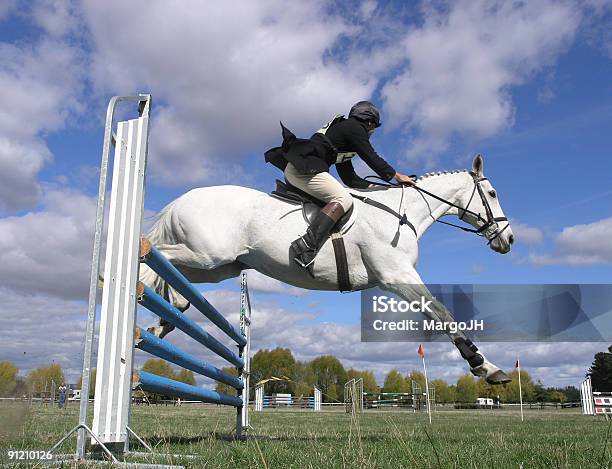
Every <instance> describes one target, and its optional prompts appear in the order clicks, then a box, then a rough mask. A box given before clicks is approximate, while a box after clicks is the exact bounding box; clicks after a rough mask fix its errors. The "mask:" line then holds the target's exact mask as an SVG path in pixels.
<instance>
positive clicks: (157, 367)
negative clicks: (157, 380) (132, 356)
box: [141, 358, 176, 379]
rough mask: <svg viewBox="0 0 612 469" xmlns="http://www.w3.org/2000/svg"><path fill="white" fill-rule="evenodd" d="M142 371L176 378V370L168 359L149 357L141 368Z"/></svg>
mask: <svg viewBox="0 0 612 469" xmlns="http://www.w3.org/2000/svg"><path fill="white" fill-rule="evenodd" d="M141 370H142V371H146V372H148V373H153V374H154V375H157V376H165V377H166V378H169V379H176V375H175V373H174V370H173V369H172V367H171V366H170V364H169V363H168V362H167V361H166V360H162V359H157V358H149V359H148V360H147V361H146V362H144V364H143V365H142V368H141Z"/></svg>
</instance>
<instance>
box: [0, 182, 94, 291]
mask: <svg viewBox="0 0 612 469" xmlns="http://www.w3.org/2000/svg"><path fill="white" fill-rule="evenodd" d="M94 215H95V200H94V199H93V198H90V197H87V196H84V195H83V194H81V193H78V192H75V191H71V190H67V191H64V192H62V191H60V190H57V189H48V190H47V191H46V192H45V193H44V196H43V199H42V210H41V211H37V212H29V213H26V214H25V215H23V216H19V217H6V218H0V278H1V279H2V286H3V287H4V288H7V289H11V290H13V291H18V292H21V293H23V294H25V295H32V294H33V292H37V293H40V294H43V295H50V296H55V297H58V298H64V299H86V297H87V288H88V285H89V269H90V267H89V266H90V257H91V249H92V242H93V230H94V227H93V221H94V218H95V217H94Z"/></svg>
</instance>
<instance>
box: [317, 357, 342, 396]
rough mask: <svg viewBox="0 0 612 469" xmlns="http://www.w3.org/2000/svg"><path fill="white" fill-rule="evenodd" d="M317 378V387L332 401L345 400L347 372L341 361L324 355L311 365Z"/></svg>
mask: <svg viewBox="0 0 612 469" xmlns="http://www.w3.org/2000/svg"><path fill="white" fill-rule="evenodd" d="M309 366H310V368H311V369H312V372H313V374H314V376H315V378H316V383H315V384H316V385H317V386H319V388H320V389H321V391H322V392H323V394H324V395H325V396H326V397H327V398H328V399H330V400H332V401H340V400H342V399H343V394H344V383H346V381H347V380H346V370H345V369H344V366H342V363H340V360H338V359H337V358H336V357H334V356H332V355H323V356H321V357H317V358H315V359H314V360H312V361H311V362H310V364H309Z"/></svg>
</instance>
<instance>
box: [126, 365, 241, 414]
mask: <svg viewBox="0 0 612 469" xmlns="http://www.w3.org/2000/svg"><path fill="white" fill-rule="evenodd" d="M133 382H134V386H135V388H139V387H140V388H142V389H143V390H144V391H148V392H154V393H156V394H161V395H165V396H172V397H180V398H183V399H189V400H193V401H202V402H208V403H210V404H224V405H231V406H234V407H241V406H242V399H241V398H239V397H235V396H228V395H226V394H220V393H218V392H216V391H211V390H209V389H202V388H198V387H197V386H192V385H191V384H185V383H181V382H180V381H174V380H173V379H169V378H164V377H163V376H157V375H154V374H152V373H147V372H146V371H135V372H134V376H133Z"/></svg>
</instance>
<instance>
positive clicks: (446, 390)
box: [431, 379, 455, 402]
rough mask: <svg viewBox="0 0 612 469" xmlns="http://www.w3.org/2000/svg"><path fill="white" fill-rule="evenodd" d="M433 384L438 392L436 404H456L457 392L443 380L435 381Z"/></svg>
mask: <svg viewBox="0 0 612 469" xmlns="http://www.w3.org/2000/svg"><path fill="white" fill-rule="evenodd" d="M431 384H432V385H433V386H434V388H435V390H436V402H455V392H454V390H452V389H451V388H450V386H449V385H448V383H447V382H446V381H444V380H443V379H434V380H433V381H432V382H431Z"/></svg>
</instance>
